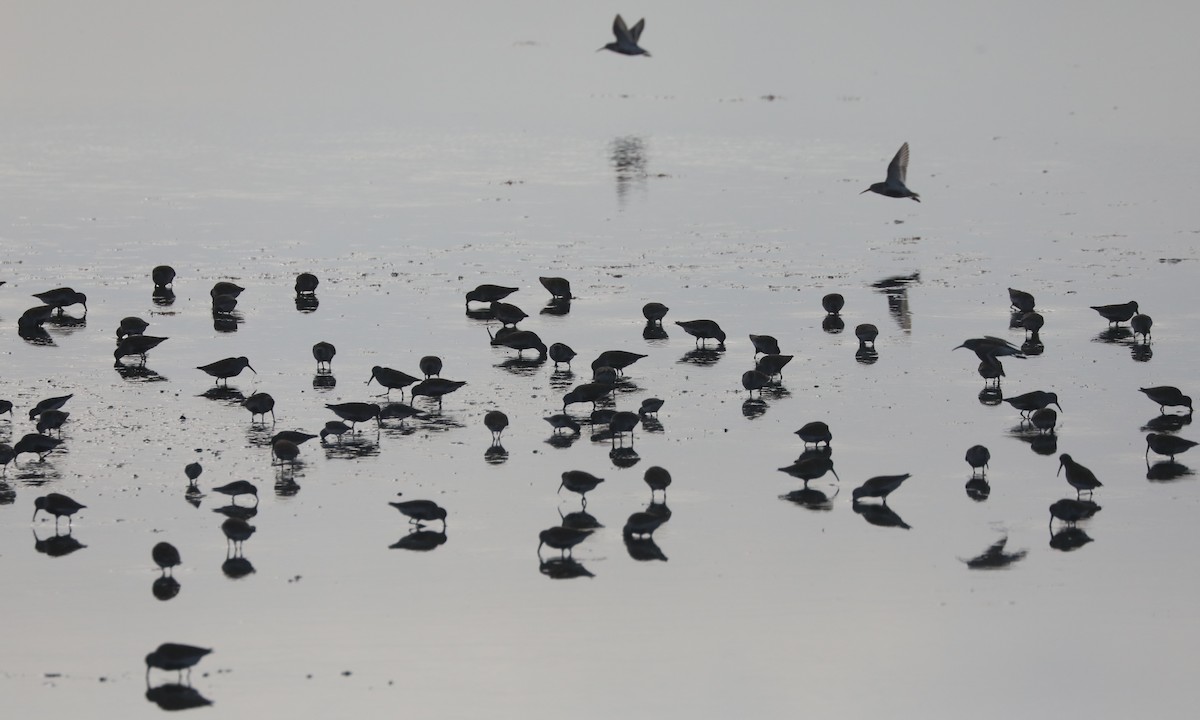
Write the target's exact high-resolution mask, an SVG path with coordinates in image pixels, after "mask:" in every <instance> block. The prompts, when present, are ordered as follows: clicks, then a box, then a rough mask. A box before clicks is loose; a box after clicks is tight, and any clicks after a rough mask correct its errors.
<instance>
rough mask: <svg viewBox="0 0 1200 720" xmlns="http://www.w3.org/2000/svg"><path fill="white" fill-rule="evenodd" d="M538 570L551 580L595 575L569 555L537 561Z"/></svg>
mask: <svg viewBox="0 0 1200 720" xmlns="http://www.w3.org/2000/svg"><path fill="white" fill-rule="evenodd" d="M538 572H540V573H541V574H543V575H545V576H546V577H548V578H550V579H551V580H570V579H572V578H579V577H596V576H595V575H593V574H592V572H591V571H590V570H588V569H587V568H585V567H584V566H583V565H582V564H580V563H579V561H578V560H575V559H574V558H570V557H559V558H551V559H549V560H540V559H539V561H538Z"/></svg>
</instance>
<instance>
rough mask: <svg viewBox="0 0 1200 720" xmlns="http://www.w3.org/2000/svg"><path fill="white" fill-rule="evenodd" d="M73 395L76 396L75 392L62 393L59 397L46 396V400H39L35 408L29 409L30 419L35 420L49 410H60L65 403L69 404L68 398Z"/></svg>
mask: <svg viewBox="0 0 1200 720" xmlns="http://www.w3.org/2000/svg"><path fill="white" fill-rule="evenodd" d="M73 397H75V394H74V393H72V394H70V395H60V396H58V397H52V398H46V399H45V400H42V401H40V402H38V404H37V405H34V406H33V409H31V410H30V411H29V419H30V420H33V419H34V418H36V417H37V416H38V415H41V414H42V413H44V412H46V411H47V410H59V409H61V408H62V406H63V405H66V404H67V401H68V400H70V399H71V398H73Z"/></svg>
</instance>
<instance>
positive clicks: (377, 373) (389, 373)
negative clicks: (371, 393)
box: [367, 365, 420, 400]
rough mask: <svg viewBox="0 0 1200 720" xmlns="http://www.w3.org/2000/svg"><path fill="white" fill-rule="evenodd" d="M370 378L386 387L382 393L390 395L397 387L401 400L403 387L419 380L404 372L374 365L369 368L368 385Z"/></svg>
mask: <svg viewBox="0 0 1200 720" xmlns="http://www.w3.org/2000/svg"><path fill="white" fill-rule="evenodd" d="M371 380H375V381H378V383H379V384H380V385H382V386H384V387H385V388H387V392H385V393H384V395H385V396H386V395H390V394H391V392H392V391H393V390H395V389H396V388H399V389H400V399H401V400H403V399H404V388H406V387H408V386H409V385H412V384H413V383H415V382H417V381H418V380H420V378H415V377H413V376H412V375H409V374H408V373H406V372H401V371H399V370H393V369H392V368H389V367H381V366H379V365H376V366H375V367H373V368H371V378H370V380H367V384H368V385H370V384H371Z"/></svg>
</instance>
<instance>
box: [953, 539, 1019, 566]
mask: <svg viewBox="0 0 1200 720" xmlns="http://www.w3.org/2000/svg"><path fill="white" fill-rule="evenodd" d="M1007 543H1008V536H1005V537H1002V538H1000V539H999V540H997V541H996V542H994V543H992V545H991V547H989V548H988V549H987V550H984V551H983V554H981V555H976V556H975V557H973V558H970V559H969V560H963V562H965V563H966V564H967V567H968V568H970V569H972V570H1002V569H1004V568H1007V567H1008V566H1009V565H1012V564H1013V563H1015V562H1017V561H1018V560H1020V559H1021V558H1023V557H1025V555H1026V551H1025V550H1018V551H1017V552H1012V553H1006V552H1004V546H1005V545H1006V544H1007ZM960 559H961V558H960Z"/></svg>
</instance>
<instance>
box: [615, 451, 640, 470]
mask: <svg viewBox="0 0 1200 720" xmlns="http://www.w3.org/2000/svg"><path fill="white" fill-rule="evenodd" d="M608 459H609V460H612V464H613V465H615V466H616V467H619V468H622V469H624V468H631V467H633V466H634V465H637V464H638V463H639V462H641V460H642V457H641V456H640V455H638V454H637V451H636V450H634V449H633V448H631V447H618V448H613V449H612V450H609V452H608Z"/></svg>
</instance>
